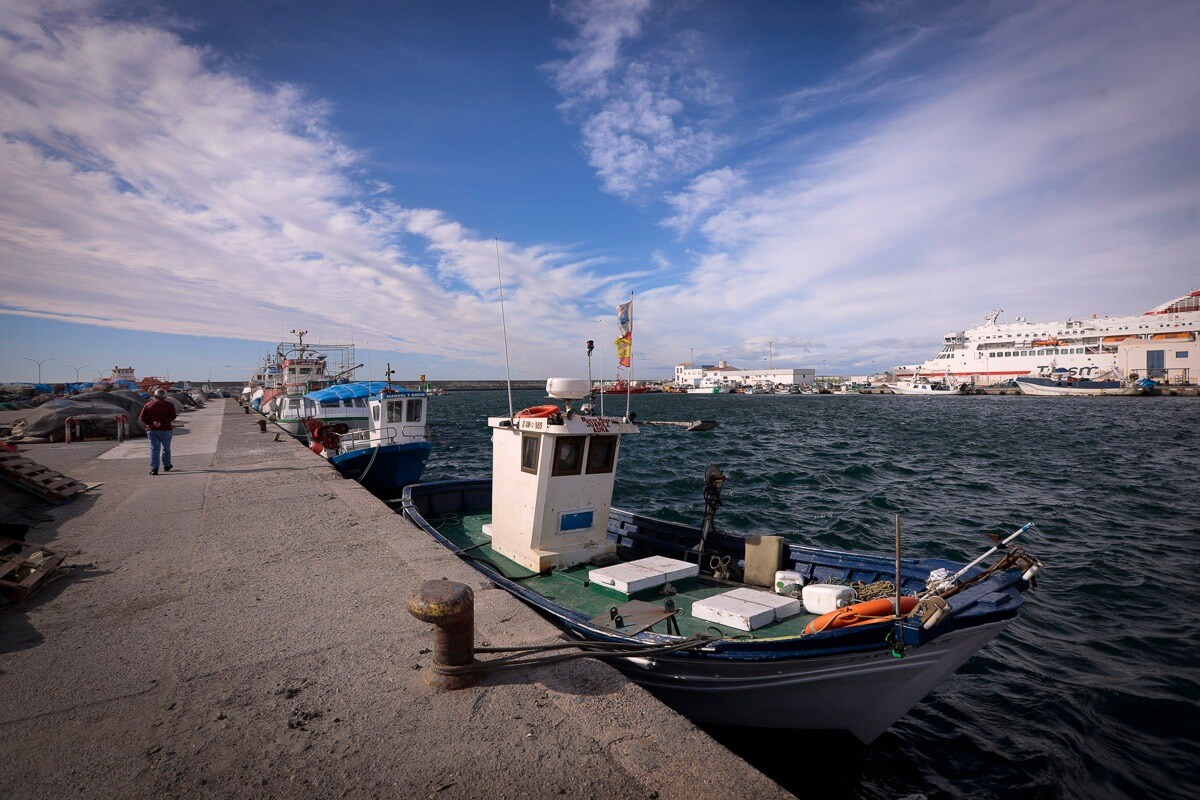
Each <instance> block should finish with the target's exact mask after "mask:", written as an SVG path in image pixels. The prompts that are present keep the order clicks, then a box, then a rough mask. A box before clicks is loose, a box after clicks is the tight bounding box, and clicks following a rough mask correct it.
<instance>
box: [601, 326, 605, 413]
mask: <svg viewBox="0 0 1200 800" xmlns="http://www.w3.org/2000/svg"><path fill="white" fill-rule="evenodd" d="M600 335H601V337H603V336H604V326H603V325H601V326H600ZM600 353H601V355H600V416H602V417H603V416H604V355H603V353H604V351H603V350H601V351H600Z"/></svg>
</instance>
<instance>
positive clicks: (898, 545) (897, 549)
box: [896, 514, 900, 619]
mask: <svg viewBox="0 0 1200 800" xmlns="http://www.w3.org/2000/svg"><path fill="white" fill-rule="evenodd" d="M896 619H900V515H899V514H897V515H896Z"/></svg>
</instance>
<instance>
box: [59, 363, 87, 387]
mask: <svg viewBox="0 0 1200 800" xmlns="http://www.w3.org/2000/svg"><path fill="white" fill-rule="evenodd" d="M63 366H64V367H70V368H71V369H73V370H75V382H76V383H79V370H81V369H83V368H84V367H90V366H91V364H83V365H81V366H78V367H75V366H71V365H70V364H63Z"/></svg>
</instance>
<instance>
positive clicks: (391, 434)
mask: <svg viewBox="0 0 1200 800" xmlns="http://www.w3.org/2000/svg"><path fill="white" fill-rule="evenodd" d="M425 439H426V428H425V426H424V425H402V426H400V428H399V429H397V428H395V427H393V426H391V425H387V426H385V427H382V428H374V429H373V428H367V429H365V430H361V431H351V432H350V433H346V434H343V435H342V449H343V450H361V449H362V448H364V447H379V446H382V445H385V444H397V443H404V442H419V441H424V440H425Z"/></svg>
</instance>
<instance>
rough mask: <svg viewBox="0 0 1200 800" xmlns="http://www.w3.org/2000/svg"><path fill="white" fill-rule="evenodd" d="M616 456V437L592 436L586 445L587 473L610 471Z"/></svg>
mask: <svg viewBox="0 0 1200 800" xmlns="http://www.w3.org/2000/svg"><path fill="white" fill-rule="evenodd" d="M616 456H617V437H615V436H593V437H592V443H591V444H590V445H588V454H587V472H588V474H589V475H591V474H593V473H599V472H612V471H613V463H614V462H615V461H616Z"/></svg>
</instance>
